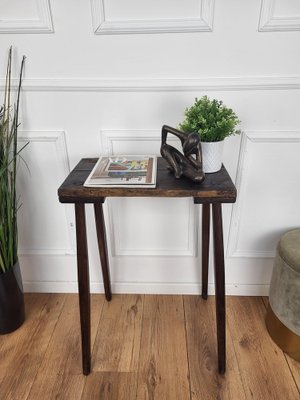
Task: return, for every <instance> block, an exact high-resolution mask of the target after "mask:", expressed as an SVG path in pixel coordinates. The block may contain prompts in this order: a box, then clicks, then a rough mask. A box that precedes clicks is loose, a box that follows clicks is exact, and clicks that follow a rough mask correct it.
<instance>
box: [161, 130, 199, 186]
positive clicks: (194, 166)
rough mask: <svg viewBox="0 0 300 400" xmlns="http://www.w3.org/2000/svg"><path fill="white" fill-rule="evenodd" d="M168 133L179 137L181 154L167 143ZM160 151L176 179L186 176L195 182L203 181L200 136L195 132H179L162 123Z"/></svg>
mask: <svg viewBox="0 0 300 400" xmlns="http://www.w3.org/2000/svg"><path fill="white" fill-rule="evenodd" d="M168 133H171V134H173V135H175V136H177V137H178V138H179V139H180V141H181V145H182V150H183V154H182V153H181V152H180V151H178V150H177V149H175V147H173V146H171V145H169V144H167V135H168ZM160 153H161V155H162V157H163V158H164V159H165V160H166V161H167V162H168V164H169V169H170V170H171V171H172V172H173V173H174V175H175V177H176V178H177V179H179V178H180V177H181V176H186V177H187V178H189V179H191V180H192V181H193V182H195V183H201V182H203V180H204V177H205V175H204V172H203V169H202V151H201V143H200V136H199V135H198V134H197V133H186V132H181V131H179V130H178V129H175V128H172V127H170V126H167V125H163V127H162V130H161V148H160Z"/></svg>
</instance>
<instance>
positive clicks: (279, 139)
mask: <svg viewBox="0 0 300 400" xmlns="http://www.w3.org/2000/svg"><path fill="white" fill-rule="evenodd" d="M299 142H300V131H246V132H243V136H242V141H241V149H240V156H239V161H238V168H237V177H236V187H237V193H238V199H237V202H236V203H235V204H234V205H233V208H232V214H231V221H230V228H229V237H228V244H227V252H226V256H227V257H237V258H273V257H275V250H274V251H269V250H265V251H247V250H243V249H239V248H238V238H239V235H240V221H241V215H242V212H243V209H244V204H243V200H244V199H245V190H246V181H247V176H248V174H249V173H250V171H249V151H248V146H249V144H251V143H299Z"/></svg>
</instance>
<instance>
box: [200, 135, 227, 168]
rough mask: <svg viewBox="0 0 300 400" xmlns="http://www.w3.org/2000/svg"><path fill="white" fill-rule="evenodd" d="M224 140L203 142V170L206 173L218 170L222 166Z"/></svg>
mask: <svg viewBox="0 0 300 400" xmlns="http://www.w3.org/2000/svg"><path fill="white" fill-rule="evenodd" d="M223 147H224V140H222V141H221V142H201V148H202V159H203V171H204V172H205V173H206V174H209V173H213V172H218V171H220V169H221V167H222V158H223Z"/></svg>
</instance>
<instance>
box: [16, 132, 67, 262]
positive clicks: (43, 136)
mask: <svg viewBox="0 0 300 400" xmlns="http://www.w3.org/2000/svg"><path fill="white" fill-rule="evenodd" d="M18 142H19V143H20V142H21V143H26V142H29V143H30V142H45V143H53V144H54V146H55V149H56V151H55V153H56V162H57V164H58V169H59V171H60V176H59V177H58V180H59V181H61V182H62V181H63V179H65V177H66V176H68V174H69V173H70V166H69V159H68V152H67V144H66V137H65V132H64V131H21V130H20V131H19V134H18ZM62 207H63V208H64V212H65V223H66V229H67V232H68V238H69V246H68V247H65V248H60V249H52V248H40V249H22V248H20V249H19V254H20V255H21V256H22V255H61V254H62V255H66V254H75V227H74V216H73V213H72V210H70V207H68V206H67V205H65V204H64V205H62Z"/></svg>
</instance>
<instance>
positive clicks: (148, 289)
mask: <svg viewBox="0 0 300 400" xmlns="http://www.w3.org/2000/svg"><path fill="white" fill-rule="evenodd" d="M23 286H24V291H25V292H30V293H76V292H77V291H78V289H77V282H30V281H25V282H24V283H23ZM90 290H91V293H103V284H102V283H100V282H92V283H91V287H90ZM112 292H113V293H139V294H178V295H179V294H201V284H195V283H154V282H151V283H149V282H145V283H143V282H113V283H112ZM214 293H215V287H214V285H213V284H209V285H208V294H212V295H213V294H214ZM226 294H227V295H231V296H268V294H269V285H266V284H262V285H260V284H230V283H228V284H227V285H226Z"/></svg>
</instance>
